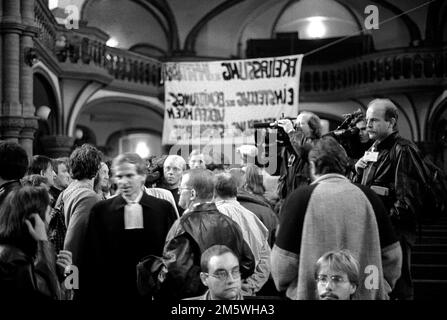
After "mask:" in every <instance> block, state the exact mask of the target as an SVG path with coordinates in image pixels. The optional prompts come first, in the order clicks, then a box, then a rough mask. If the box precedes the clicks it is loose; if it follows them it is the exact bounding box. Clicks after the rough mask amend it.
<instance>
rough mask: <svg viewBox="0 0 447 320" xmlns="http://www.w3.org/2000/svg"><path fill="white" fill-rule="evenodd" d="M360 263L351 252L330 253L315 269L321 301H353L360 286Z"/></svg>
mask: <svg viewBox="0 0 447 320" xmlns="http://www.w3.org/2000/svg"><path fill="white" fill-rule="evenodd" d="M359 269H360V267H359V263H358V261H357V260H356V259H355V258H354V257H353V256H352V254H351V252H349V250H340V251H330V252H327V253H325V254H324V255H322V256H321V258H320V259H318V261H317V263H316V268H315V279H316V281H317V289H318V297H319V298H320V300H351V298H352V295H353V294H354V293H355V291H356V290H357V288H358V286H359V280H360V279H359Z"/></svg>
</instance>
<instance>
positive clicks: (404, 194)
mask: <svg viewBox="0 0 447 320" xmlns="http://www.w3.org/2000/svg"><path fill="white" fill-rule="evenodd" d="M397 119H398V111H397V107H396V106H395V105H394V103H393V102H392V101H391V100H389V99H375V100H373V101H371V102H370V103H369V105H368V110H367V112H366V123H367V132H368V135H369V137H370V139H372V140H374V143H373V145H372V147H371V148H370V149H369V150H368V151H367V152H365V154H364V156H363V157H362V158H360V160H358V161H357V163H356V164H355V170H356V172H357V177H356V180H357V182H360V181H361V183H362V184H363V185H366V186H368V187H371V189H372V190H374V191H375V192H376V193H377V194H379V195H380V196H381V198H382V200H383V203H384V204H385V207H386V208H387V209H388V212H389V214H390V216H391V220H392V222H393V225H394V227H395V229H396V232H397V233H398V235H399V237H400V244H401V247H402V255H403V261H402V273H401V277H400V279H399V280H398V281H397V283H396V287H395V290H394V291H393V293H392V298H395V299H399V300H410V299H412V298H413V284H412V280H411V274H410V257H411V247H412V245H413V244H414V242H415V238H416V225H417V218H416V217H417V213H418V211H419V210H421V209H422V203H421V198H420V195H421V194H422V188H423V186H419V184H418V176H419V174H418V170H420V169H419V168H421V163H422V159H421V158H420V152H419V150H418V149H417V147H416V146H415V144H414V143H412V142H411V141H409V140H407V139H404V138H401V137H400V136H399V131H398V128H397Z"/></svg>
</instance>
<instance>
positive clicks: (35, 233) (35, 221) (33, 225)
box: [25, 213, 48, 241]
mask: <svg viewBox="0 0 447 320" xmlns="http://www.w3.org/2000/svg"><path fill="white" fill-rule="evenodd" d="M25 224H26V226H27V227H28V231H29V233H30V235H31V237H32V238H33V239H34V240H36V241H48V237H47V230H46V229H45V223H44V222H43V221H42V219H41V218H40V216H39V215H38V214H37V213H33V214H31V215H30V216H29V219H26V220H25Z"/></svg>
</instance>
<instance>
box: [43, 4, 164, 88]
mask: <svg viewBox="0 0 447 320" xmlns="http://www.w3.org/2000/svg"><path fill="white" fill-rule="evenodd" d="M35 20H36V24H37V26H38V27H39V29H40V33H39V35H38V41H39V42H40V44H41V45H42V46H43V47H45V48H46V49H47V50H48V51H49V52H51V54H52V55H53V56H54V57H55V58H57V60H58V61H59V62H60V63H71V64H77V65H79V66H81V67H82V66H85V67H86V70H88V68H89V67H92V66H94V67H96V68H100V69H103V70H104V71H106V72H107V73H108V74H109V75H110V76H112V77H113V78H114V79H115V80H118V81H128V82H131V83H133V84H139V85H143V86H144V85H149V86H153V87H159V86H160V73H161V63H160V62H159V61H158V60H156V59H152V58H150V57H146V56H143V55H140V54H137V53H133V52H130V51H128V50H122V49H117V48H112V47H108V46H106V45H105V40H106V38H105V37H104V33H102V32H101V31H99V30H98V29H95V28H87V27H81V28H80V29H79V30H74V29H72V30H68V29H66V28H64V26H62V25H59V24H57V22H56V20H55V18H54V17H53V15H52V13H51V11H50V10H49V9H48V7H47V6H46V4H45V1H42V0H37V1H36V6H35Z"/></svg>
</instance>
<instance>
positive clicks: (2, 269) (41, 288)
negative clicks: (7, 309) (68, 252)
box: [0, 241, 61, 299]
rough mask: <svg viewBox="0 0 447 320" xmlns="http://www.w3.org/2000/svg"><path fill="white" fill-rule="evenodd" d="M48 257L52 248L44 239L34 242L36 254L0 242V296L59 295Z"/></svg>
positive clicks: (57, 296)
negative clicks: (32, 254)
mask: <svg viewBox="0 0 447 320" xmlns="http://www.w3.org/2000/svg"><path fill="white" fill-rule="evenodd" d="M51 257H54V252H52V251H51V246H50V244H49V242H48V241H39V242H38V249H37V256H36V258H32V257H30V256H28V255H27V254H25V253H24V252H23V251H22V250H21V249H19V248H17V247H15V246H12V245H9V244H0V296H3V297H8V298H11V297H14V298H18V297H26V298H37V299H61V291H60V286H59V283H58V277H57V275H56V273H55V270H54V268H51V267H50V266H51V265H52V264H54V260H53V259H52V258H51Z"/></svg>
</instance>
